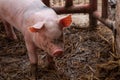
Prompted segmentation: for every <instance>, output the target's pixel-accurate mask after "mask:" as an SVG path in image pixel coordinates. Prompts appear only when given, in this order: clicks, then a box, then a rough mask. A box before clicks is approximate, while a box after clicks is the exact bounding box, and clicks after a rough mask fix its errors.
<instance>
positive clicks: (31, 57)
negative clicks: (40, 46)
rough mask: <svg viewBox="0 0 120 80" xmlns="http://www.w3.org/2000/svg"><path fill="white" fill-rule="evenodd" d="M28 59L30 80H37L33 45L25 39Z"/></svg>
mask: <svg viewBox="0 0 120 80" xmlns="http://www.w3.org/2000/svg"><path fill="white" fill-rule="evenodd" d="M25 43H26V47H27V51H28V57H29V60H30V65H31V77H32V78H31V80H37V75H38V73H37V71H38V56H37V53H36V47H35V45H34V44H33V43H32V42H31V41H30V38H27V39H25Z"/></svg>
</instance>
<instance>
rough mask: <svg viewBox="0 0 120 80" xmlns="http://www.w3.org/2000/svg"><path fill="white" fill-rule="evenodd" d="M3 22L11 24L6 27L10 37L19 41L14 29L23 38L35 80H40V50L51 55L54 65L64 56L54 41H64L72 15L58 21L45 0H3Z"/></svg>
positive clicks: (0, 9)
mask: <svg viewBox="0 0 120 80" xmlns="http://www.w3.org/2000/svg"><path fill="white" fill-rule="evenodd" d="M0 18H1V19H2V20H4V21H6V22H7V23H8V24H9V26H7V25H6V31H7V32H10V33H11V34H8V35H9V36H13V38H15V34H14V31H13V29H12V28H11V27H12V26H14V27H15V28H16V29H17V30H18V31H20V32H21V33H22V34H23V36H24V40H25V44H26V47H27V51H28V56H29V60H30V63H31V71H32V74H33V79H32V80H37V64H38V56H37V53H36V49H37V48H41V49H43V50H45V51H46V52H48V56H49V57H48V60H49V62H53V57H56V56H59V55H61V54H62V53H63V48H62V47H61V46H59V45H57V44H55V43H54V40H57V39H59V38H60V36H61V35H62V30H63V28H64V27H68V26H70V24H71V22H72V20H71V15H68V16H66V17H62V18H58V16H57V14H56V13H55V11H54V10H53V9H51V8H49V7H47V6H46V5H45V4H44V3H43V2H42V1H41V0H0ZM10 25H11V26H10ZM10 28H11V29H10ZM9 29H10V30H9Z"/></svg>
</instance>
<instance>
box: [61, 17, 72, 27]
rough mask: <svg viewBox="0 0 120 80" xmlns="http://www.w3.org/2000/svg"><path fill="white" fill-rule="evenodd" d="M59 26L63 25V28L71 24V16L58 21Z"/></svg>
mask: <svg viewBox="0 0 120 80" xmlns="http://www.w3.org/2000/svg"><path fill="white" fill-rule="evenodd" d="M59 23H60V24H62V25H63V27H68V26H70V24H71V23H72V18H71V15H68V16H67V17H63V18H61V19H60V21H59Z"/></svg>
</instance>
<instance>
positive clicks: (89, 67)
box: [0, 14, 120, 80]
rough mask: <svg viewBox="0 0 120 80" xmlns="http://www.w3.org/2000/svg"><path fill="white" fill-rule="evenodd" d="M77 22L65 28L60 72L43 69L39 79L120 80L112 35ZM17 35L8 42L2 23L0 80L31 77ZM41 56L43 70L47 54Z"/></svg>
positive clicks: (24, 79) (21, 43)
mask: <svg viewBox="0 0 120 80" xmlns="http://www.w3.org/2000/svg"><path fill="white" fill-rule="evenodd" d="M81 16H82V17H84V16H86V15H84V14H83V15H81ZM73 17H76V16H73ZM76 21H77V22H80V24H77V23H73V24H72V26H70V27H69V28H66V29H64V46H65V52H64V55H63V56H62V57H61V58H55V62H56V66H57V69H58V71H55V70H49V69H46V68H43V69H42V70H41V71H40V70H39V80H120V61H119V60H117V59H116V57H115V55H114V54H113V52H112V45H113V44H112V43H113V42H112V41H113V36H112V32H111V31H110V30H109V29H108V28H106V27H105V26H103V25H102V24H99V25H98V27H96V28H95V29H89V28H85V27H86V26H87V25H88V22H87V23H84V22H83V23H81V22H82V20H76ZM16 34H17V36H18V40H17V41H10V42H8V40H7V38H6V35H5V31H4V27H3V25H2V24H0V80H30V78H31V77H30V75H29V73H30V66H29V65H30V63H29V60H28V56H27V54H26V53H27V51H26V47H25V44H24V40H23V36H22V35H21V33H19V32H17V31H16ZM38 54H39V68H40V67H44V66H45V63H44V64H43V62H42V61H41V59H44V57H45V55H46V53H45V52H43V51H42V50H39V52H38ZM115 59H116V61H113V60H115ZM40 65H42V66H40Z"/></svg>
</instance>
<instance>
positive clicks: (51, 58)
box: [47, 54, 56, 70]
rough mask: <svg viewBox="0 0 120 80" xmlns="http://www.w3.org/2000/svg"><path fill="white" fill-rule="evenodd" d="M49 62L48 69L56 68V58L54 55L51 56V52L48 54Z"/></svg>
mask: <svg viewBox="0 0 120 80" xmlns="http://www.w3.org/2000/svg"><path fill="white" fill-rule="evenodd" d="M47 62H48V64H47V68H48V69H50V70H51V69H52V70H56V65H55V61H54V58H53V57H52V56H50V55H49V54H47Z"/></svg>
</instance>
